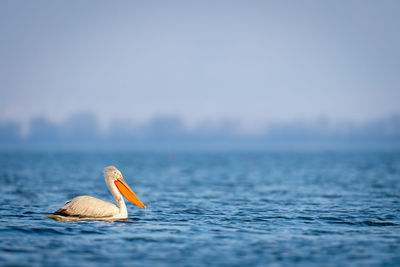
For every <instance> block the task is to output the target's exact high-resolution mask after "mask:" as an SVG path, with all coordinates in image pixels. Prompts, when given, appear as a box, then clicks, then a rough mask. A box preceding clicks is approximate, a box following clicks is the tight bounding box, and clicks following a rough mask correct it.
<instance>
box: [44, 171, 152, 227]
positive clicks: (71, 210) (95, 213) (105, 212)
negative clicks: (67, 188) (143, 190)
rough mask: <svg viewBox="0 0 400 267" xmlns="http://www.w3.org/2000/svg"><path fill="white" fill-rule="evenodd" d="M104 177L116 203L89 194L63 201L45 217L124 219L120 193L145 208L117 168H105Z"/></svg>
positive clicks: (61, 218)
mask: <svg viewBox="0 0 400 267" xmlns="http://www.w3.org/2000/svg"><path fill="white" fill-rule="evenodd" d="M104 178H105V180H106V183H107V186H108V188H109V189H110V191H111V194H112V195H113V196H114V198H115V202H116V204H112V203H110V202H106V201H103V200H100V199H97V198H94V197H90V196H79V197H76V198H74V199H72V200H70V201H67V202H65V205H64V206H63V207H61V208H60V209H58V210H57V211H56V212H54V213H53V214H51V215H48V216H46V217H45V218H50V219H54V220H57V221H71V220H113V219H125V218H128V211H127V209H126V205H125V202H124V199H123V198H122V195H124V196H125V197H126V199H128V200H129V201H130V202H132V203H133V204H135V205H136V206H139V207H142V208H146V206H145V205H143V203H142V202H141V201H140V199H139V198H138V197H137V196H136V194H135V193H134V192H133V191H132V189H131V188H130V187H129V186H128V185H127V184H126V182H125V180H124V178H123V177H122V174H121V172H120V171H119V170H118V169H117V168H115V167H113V166H110V167H107V168H105V169H104ZM121 193H122V195H121Z"/></svg>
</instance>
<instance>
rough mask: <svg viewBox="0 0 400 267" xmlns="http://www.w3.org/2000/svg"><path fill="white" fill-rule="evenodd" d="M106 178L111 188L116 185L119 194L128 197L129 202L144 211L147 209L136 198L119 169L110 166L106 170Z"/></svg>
mask: <svg viewBox="0 0 400 267" xmlns="http://www.w3.org/2000/svg"><path fill="white" fill-rule="evenodd" d="M104 178H105V179H106V182H107V184H108V185H109V186H110V185H112V184H114V185H115V186H116V187H117V189H118V190H119V192H121V194H122V195H124V197H126V199H127V200H129V201H130V202H132V203H133V204H135V205H136V206H139V207H141V208H144V209H145V208H146V206H145V205H143V203H142V201H140V199H139V198H138V197H137V196H136V194H135V193H134V192H133V190H132V189H131V188H130V187H129V186H128V184H127V183H126V182H125V180H124V177H123V176H122V173H121V172H120V171H119V170H118V169H117V168H115V167H114V166H109V167H107V168H105V169H104Z"/></svg>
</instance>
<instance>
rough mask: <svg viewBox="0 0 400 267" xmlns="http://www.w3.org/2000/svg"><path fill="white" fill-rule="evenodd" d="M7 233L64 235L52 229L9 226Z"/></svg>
mask: <svg viewBox="0 0 400 267" xmlns="http://www.w3.org/2000/svg"><path fill="white" fill-rule="evenodd" d="M7 230H8V231H18V232H23V233H33V234H59V235H64V234H65V233H63V232H61V231H58V230H55V229H53V228H48V227H46V228H38V227H34V228H23V227H19V226H10V227H9V228H8V229H7Z"/></svg>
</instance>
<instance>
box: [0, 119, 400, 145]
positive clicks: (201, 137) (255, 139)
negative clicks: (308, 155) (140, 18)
mask: <svg viewBox="0 0 400 267" xmlns="http://www.w3.org/2000/svg"><path fill="white" fill-rule="evenodd" d="M27 126H28V127H25V128H26V129H24V127H23V124H22V123H20V122H17V121H12V120H0V149H24V148H26V149H40V148H46V149H47V148H55V149H57V148H128V149H135V148H137V149H146V148H243V149H246V148H248V149H257V148H260V149H268V148H272V149H274V148H335V147H339V148H389V149H390V148H393V149H398V148H400V115H392V116H388V117H385V118H381V119H376V120H371V121H367V122H363V123H356V122H349V121H348V122H342V123H333V122H332V121H330V120H329V119H326V118H325V119H324V118H320V119H317V120H314V121H302V120H297V121H291V122H280V123H265V126H262V127H261V128H260V129H261V130H258V131H255V132H249V131H245V130H243V128H244V127H243V126H242V125H241V123H240V121H237V120H228V119H227V120H220V121H203V122H201V123H198V124H197V125H194V126H188V125H187V124H186V123H185V122H184V120H183V119H182V118H181V117H179V116H166V115H165V116H157V117H154V118H152V119H150V120H148V121H145V122H142V123H132V122H129V121H123V120H116V121H112V122H111V123H110V124H109V125H107V127H105V128H104V127H101V125H100V123H99V121H98V119H97V117H96V116H95V115H93V114H91V113H77V114H75V115H72V116H70V117H69V118H67V119H66V120H65V121H63V122H62V123H55V122H52V121H50V120H49V119H47V118H45V117H36V118H33V119H31V120H30V121H29V124H28V125H27Z"/></svg>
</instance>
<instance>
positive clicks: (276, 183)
mask: <svg viewBox="0 0 400 267" xmlns="http://www.w3.org/2000/svg"><path fill="white" fill-rule="evenodd" d="M109 165H115V166H116V167H117V168H119V169H120V170H121V172H122V173H123V175H124V177H125V180H126V181H127V183H128V184H129V185H131V187H132V188H133V189H134V191H135V192H136V193H137V195H138V196H139V197H140V199H141V200H142V201H143V203H144V204H145V205H147V207H148V208H147V209H146V210H144V209H141V208H138V207H136V206H134V205H133V204H131V203H127V206H128V212H129V220H126V221H114V222H107V221H80V222H57V221H53V220H50V219H44V218H43V216H45V215H47V214H49V213H50V212H53V211H55V210H56V209H57V208H59V207H61V206H62V205H63V204H64V202H65V201H66V200H69V199H72V198H73V197H75V196H79V195H91V196H94V197H98V198H101V199H103V200H107V201H113V199H112V196H111V194H110V193H109V191H108V189H107V187H106V185H105V183H104V178H103V174H102V170H103V169H104V167H106V166H109ZM0 265H29V266H43V265H46V266H54V265H58V266H87V265H89V266H90V265H96V266H99V265H100V266H101V265H118V266H205V265H207V266H265V265H278V266H280V265H284V266H292V265H301V266H330V265H332V266H339V265H341V266H364V265H369V266H382V265H385V266H399V265H400V153H399V152H373V151H367V152H315V151H314V152H310V151H308V152H197V153H188V152H176V153H167V152H143V153H139V152H106V151H104V152H54V151H53V152H2V153H0Z"/></svg>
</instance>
